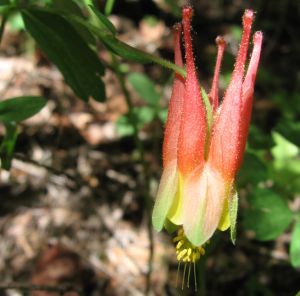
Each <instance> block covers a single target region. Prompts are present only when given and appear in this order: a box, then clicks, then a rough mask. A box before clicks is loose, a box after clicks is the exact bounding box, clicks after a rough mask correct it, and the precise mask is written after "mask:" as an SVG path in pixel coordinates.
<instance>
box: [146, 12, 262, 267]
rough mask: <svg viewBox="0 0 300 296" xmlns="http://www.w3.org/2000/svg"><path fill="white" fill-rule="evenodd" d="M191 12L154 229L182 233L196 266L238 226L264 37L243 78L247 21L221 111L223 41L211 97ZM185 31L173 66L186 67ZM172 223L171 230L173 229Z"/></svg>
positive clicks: (186, 15) (187, 258)
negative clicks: (199, 66) (196, 52)
mask: <svg viewBox="0 0 300 296" xmlns="http://www.w3.org/2000/svg"><path fill="white" fill-rule="evenodd" d="M191 18H192V9H191V7H185V8H184V9H183V37H184V45H185V55H186V73H187V75H186V78H183V77H181V76H180V75H179V74H175V78H174V84H173V92H172V97H171V100H170V106H169V114H168V119H167V123H166V130H165V138H164V144H163V174H162V177H161V181H160V185H159V189H158V193H157V199H156V203H155V206H154V210H153V216H152V221H153V225H154V228H155V229H156V230H157V231H160V230H162V228H163V227H164V226H165V227H166V226H167V225H170V224H171V225H173V226H176V227H177V228H178V229H179V231H178V234H177V236H176V237H175V238H174V241H175V242H176V244H177V245H176V250H177V259H178V261H179V262H193V263H195V262H196V261H197V260H198V259H199V258H200V257H201V256H202V255H203V254H204V252H205V251H204V248H203V246H204V245H205V244H206V243H207V242H208V240H209V239H210V238H211V236H212V235H213V233H214V232H215V231H216V229H219V230H222V231H224V230H227V229H228V228H229V227H230V228H231V233H232V239H233V233H234V230H235V223H236V213H237V212H236V211H237V210H236V209H237V194H236V191H235V186H234V179H235V175H236V174H237V171H238V170H239V168H240V165H241V162H242V158H243V153H244V150H245V145H246V139H247V134H248V129H249V122H250V117H251V109H252V97H253V91H254V82H255V78H256V73H257V68H258V63H259V58H260V51H261V45H262V38H263V36H262V33H261V32H256V33H255V34H254V37H253V44H254V46H253V51H252V55H251V59H250V63H249V66H248V69H247V73H246V75H245V76H244V72H245V64H246V59H247V52H248V45H249V40H250V33H251V26H252V22H253V18H254V14H253V11H251V10H246V11H245V13H244V16H243V34H242V40H241V43H240V48H239V52H238V55H237V59H236V64H235V67H234V70H233V74H232V77H231V81H230V83H229V86H228V89H227V91H226V92H225V96H224V99H223V102H222V104H221V105H220V106H219V99H218V80H219V72H220V66H221V60H222V57H223V52H224V48H225V41H224V40H223V39H222V38H221V37H218V38H217V40H216V42H217V47H218V55H217V61H216V68H215V74H214V78H213V83H212V88H211V91H210V93H209V95H208V96H207V95H206V93H205V92H204V91H203V90H202V91H201V87H200V85H199V82H198V79H197V74H196V68H195V65H194V57H193V49H192V39H191ZM180 33H181V26H180V25H177V26H176V27H175V29H174V52H175V63H176V64H177V65H178V66H182V59H181V50H180ZM170 222H171V223H170Z"/></svg>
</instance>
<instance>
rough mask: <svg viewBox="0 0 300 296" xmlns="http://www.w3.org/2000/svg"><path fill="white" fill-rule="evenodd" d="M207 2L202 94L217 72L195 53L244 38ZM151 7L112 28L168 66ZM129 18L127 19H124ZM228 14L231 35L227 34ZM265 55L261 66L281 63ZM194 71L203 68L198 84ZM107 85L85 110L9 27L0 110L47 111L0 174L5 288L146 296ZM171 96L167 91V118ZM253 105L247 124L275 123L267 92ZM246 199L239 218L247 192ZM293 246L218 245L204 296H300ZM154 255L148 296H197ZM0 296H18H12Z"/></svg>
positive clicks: (108, 78)
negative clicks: (21, 106) (219, 41)
mask: <svg viewBox="0 0 300 296" xmlns="http://www.w3.org/2000/svg"><path fill="white" fill-rule="evenodd" d="M141 2H143V1H141ZM149 2H150V1H149ZM158 2H159V1H157V3H158ZM204 2H205V3H206V1H203V3H204ZM210 2H211V4H210V6H209V4H207V3H206V4H207V7H205V6H204V7H200V9H206V10H205V12H206V14H207V19H206V20H200V25H201V26H202V29H201V30H202V31H198V28H196V27H195V28H194V31H195V32H198V33H197V40H195V44H197V46H196V47H195V52H196V54H197V56H198V57H197V59H199V60H201V62H200V66H199V70H200V73H201V74H200V77H201V79H202V81H203V83H204V85H205V86H206V85H208V83H209V81H210V79H211V73H212V68H211V69H210V70H208V67H211V65H213V63H214V59H212V60H211V61H209V62H208V63H206V61H205V60H204V59H202V58H201V56H202V53H203V55H204V53H205V54H206V55H207V56H208V55H210V52H213V53H214V47H213V46H214V44H213V40H214V36H216V35H217V34H219V33H224V32H225V33H226V32H229V26H230V24H229V23H228V19H233V20H234V21H233V22H234V23H235V24H236V25H237V26H239V25H240V16H241V14H242V13H241V12H242V11H243V9H244V7H245V5H243V4H241V3H240V2H239V1H234V3H235V5H234V4H232V5H229V6H228V8H227V9H225V10H223V9H217V6H216V7H214V5H217V4H216V2H218V1H210ZM158 4H159V3H158ZM153 5H154V4H153ZM148 6H149V10H146V9H148V8H147V7H148ZM148 6H147V5H146V4H145V5H144V6H142V4H140V6H138V10H136V11H133V10H134V9H130V8H128V7H126V5H125V4H124V6H122V5H121V4H119V5H117V7H116V10H115V14H114V15H113V16H112V17H111V20H112V21H113V23H114V24H115V25H116V27H117V28H118V31H119V33H120V35H119V36H120V38H121V39H122V40H123V41H125V42H128V43H130V44H132V45H135V46H137V47H139V48H142V49H144V50H145V51H149V52H152V53H155V54H161V55H163V56H165V57H166V58H168V59H172V34H171V31H170V28H171V25H172V24H173V23H174V20H175V18H174V17H169V16H168V15H169V14H168V11H165V10H163V8H158V7H156V8H155V9H154V8H152V6H151V5H148ZM199 6H201V5H199ZM143 9H144V10H143ZM124 11H126V12H127V13H125V14H126V15H122V12H124ZM138 12H140V13H141V14H140V15H139V17H137V15H138ZM225 12H226V13H227V23H224V22H222V17H224V15H223V14H224V13H225ZM148 14H150V15H154V17H156V18H157V21H156V22H155V24H154V25H153V24H151V23H149V21H147V20H145V18H144V17H145V15H148ZM204 21H207V22H208V23H207V24H203V23H204ZM209 21H210V23H209ZM196 22H197V20H196ZM197 25H199V24H197ZM256 26H257V25H256ZM228 34H229V33H228ZM198 39H199V40H200V41H199V40H198ZM266 40H267V41H268V42H269V44H271V42H272V41H273V40H272V39H271V37H267V38H266ZM198 42H200V43H199V44H198ZM276 42H277V41H276ZM267 46H268V45H266V47H267ZM269 46H271V45H269ZM229 50H231V49H229ZM232 50H233V51H234V48H233V49H232ZM272 50H273V49H272V48H271V49H270V52H269V53H268V54H274V56H276V54H277V53H276V52H275V51H272ZM99 55H101V56H102V57H103V58H104V59H105V55H106V51H105V50H104V49H103V48H99ZM232 63H233V62H232ZM201 64H206V66H203V68H204V69H203V71H202V72H201V70H202V69H201V67H202V65H201ZM128 65H129V67H130V71H132V72H144V73H146V74H147V75H149V76H150V77H151V78H152V79H153V80H154V81H155V82H157V83H158V84H159V83H160V82H161V81H165V80H167V79H168V77H169V75H170V73H169V72H168V71H166V70H162V69H161V68H160V67H159V66H157V65H147V66H140V65H136V64H128ZM294 67H298V66H297V65H294ZM204 75H206V76H205V77H207V80H205V79H204V78H203V77H204ZM105 84H106V93H107V101H106V102H105V103H99V102H95V101H92V100H91V101H90V102H89V103H88V104H86V103H84V102H82V101H80V100H79V99H78V98H76V97H75V96H74V94H73V93H72V91H71V90H70V88H69V87H68V86H67V85H66V84H65V83H64V81H63V78H62V75H61V74H60V73H59V71H58V70H57V69H56V68H55V67H54V66H53V65H52V64H50V63H49V61H48V60H47V58H46V57H45V56H44V55H43V54H42V53H41V52H40V51H39V50H38V49H36V48H35V47H34V45H33V44H32V42H31V41H30V39H28V36H26V35H25V34H24V33H23V32H19V31H15V30H12V29H10V28H9V27H8V26H7V27H6V31H5V33H4V39H3V41H2V44H1V56H0V94H1V99H5V98H8V97H14V96H19V95H24V94H31V95H43V96H45V97H46V98H47V99H48V103H47V106H46V107H45V108H44V109H43V110H42V111H41V112H40V113H39V114H37V115H36V116H34V117H32V118H31V119H29V120H26V121H24V122H22V123H21V124H20V136H19V139H18V143H17V147H16V154H15V158H14V160H13V165H12V168H11V171H10V172H6V171H1V179H0V191H1V195H0V199H1V203H0V284H3V283H7V282H15V283H33V284H41V285H42V284H46V285H51V284H55V285H61V284H64V283H66V282H71V283H73V284H74V285H77V286H79V287H82V288H83V289H84V291H85V295H144V289H145V283H146V274H147V272H148V268H149V266H148V256H149V239H148V234H147V221H146V219H145V204H144V202H143V200H141V198H140V192H141V188H140V182H139V179H140V174H141V167H140V164H139V162H138V161H137V157H136V154H135V147H134V143H133V140H132V138H131V137H120V135H118V132H117V129H116V122H117V120H118V119H119V117H120V116H121V115H124V114H126V112H127V107H126V103H125V101H124V97H123V94H122V92H121V90H120V87H119V85H118V82H117V80H116V78H115V75H114V74H113V73H112V72H111V71H110V70H106V75H105ZM170 90H171V89H170V85H169V86H168V87H166V88H165V89H164V93H165V94H164V98H162V105H163V106H166V105H167V101H168V98H169V94H170ZM132 95H133V96H134V100H135V104H136V105H137V106H139V105H142V104H143V103H142V101H141V100H140V98H139V97H138V96H137V95H136V94H135V93H134V91H132ZM255 97H256V98H257V97H260V98H259V99H257V100H256V102H255V104H256V105H255V107H254V110H255V112H256V114H255V115H254V116H255V117H256V118H258V120H260V118H268V120H270V122H272V120H273V119H274V118H273V115H272V114H276V107H274V106H273V103H272V101H270V100H268V98H267V97H266V93H264V90H263V88H262V90H261V91H260V89H259V87H258V90H257V92H256V95H255ZM274 110H275V111H274ZM274 112H275V113H274ZM268 124H269V122H268V123H267V124H266V126H267V129H268V128H269V127H268ZM153 130H158V131H159V134H158V136H157V143H158V147H159V149H158V148H157V143H153V141H152V140H151V138H149V133H150V132H151V131H153ZM0 133H2V134H3V127H0ZM162 135H163V126H162V125H161V124H160V123H159V122H152V123H151V124H150V125H148V126H146V127H145V128H144V129H143V130H141V137H143V139H145V144H146V160H147V163H148V164H149V171H150V172H151V176H152V178H153V180H154V181H153V182H152V183H153V186H152V187H153V196H154V193H155V188H156V186H157V180H158V179H159V176H160V170H161V156H160V146H161V143H162ZM149 139H150V140H149ZM249 182H251V180H249ZM241 196H242V197H241V200H242V201H241V206H242V207H243V192H242V193H241ZM244 203H245V202H244ZM242 210H243V209H241V211H242ZM288 241H289V237H288V235H283V236H280V237H279V239H278V240H277V241H276V242H268V243H258V242H256V241H255V240H253V239H252V234H251V233H250V232H246V231H243V232H241V233H238V239H237V245H236V246H233V245H232V244H231V243H230V240H229V236H228V235H227V234H226V233H225V234H220V236H219V237H218V238H217V242H216V243H215V244H214V250H213V252H212V254H211V255H209V256H208V258H207V260H206V271H207V273H206V276H205V277H206V281H207V282H206V289H207V293H206V295H284V296H285V295H294V294H293V293H294V292H295V291H296V290H297V288H298V289H299V287H300V286H299V285H300V284H299V283H300V275H299V271H296V270H294V269H293V268H292V267H291V266H290V264H289V261H288V254H287V246H286V244H287V242H288ZM154 243H155V244H154V247H155V249H154V250H155V252H154V258H153V271H152V285H151V292H150V295H178V293H179V294H182V295H193V294H194V289H193V284H191V287H192V288H190V289H186V290H185V291H181V290H180V289H179V290H177V289H176V287H175V285H176V273H177V263H176V258H175V251H174V248H173V245H172V241H171V238H170V237H169V236H167V235H165V234H164V233H159V234H157V233H154ZM198 285H199V286H201V282H199V284H198ZM220 291H221V292H220ZM5 293H6V294H5ZM0 295H21V294H20V292H19V291H18V290H7V291H6V292H2V294H1V292H0ZM32 295H33V294H32ZM34 295H54V294H43V293H42V292H40V293H36V294H34ZM66 295H67V294H66ZM68 295H73V294H68Z"/></svg>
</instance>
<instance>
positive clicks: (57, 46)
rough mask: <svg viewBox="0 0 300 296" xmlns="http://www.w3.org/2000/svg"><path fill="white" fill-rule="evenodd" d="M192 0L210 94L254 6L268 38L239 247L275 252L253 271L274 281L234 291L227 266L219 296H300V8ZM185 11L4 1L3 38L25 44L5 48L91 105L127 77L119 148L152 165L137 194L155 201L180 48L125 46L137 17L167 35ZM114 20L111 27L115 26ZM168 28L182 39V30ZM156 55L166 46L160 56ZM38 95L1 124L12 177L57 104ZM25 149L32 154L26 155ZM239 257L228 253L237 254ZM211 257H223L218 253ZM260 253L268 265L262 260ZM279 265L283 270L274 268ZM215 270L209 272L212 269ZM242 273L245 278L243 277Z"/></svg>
mask: <svg viewBox="0 0 300 296" xmlns="http://www.w3.org/2000/svg"><path fill="white" fill-rule="evenodd" d="M189 2H190V3H191V4H192V5H193V7H194V10H195V15H194V19H193V38H194V40H193V42H194V52H195V56H196V63H197V65H198V67H197V68H198V70H199V79H200V81H201V84H202V86H203V87H204V88H205V89H206V90H207V91H209V88H208V87H209V85H210V82H211V80H212V73H213V68H214V63H215V56H216V48H215V46H214V40H215V37H216V36H217V35H220V34H222V35H224V36H225V38H226V40H227V41H228V46H227V49H226V53H225V58H224V62H223V65H222V72H221V78H220V88H221V92H223V91H224V90H225V89H226V85H227V84H228V82H229V80H230V77H231V73H232V67H233V64H234V56H235V54H236V53H237V49H238V44H239V40H240V37H241V15H242V13H243V10H244V9H246V8H252V9H254V11H255V12H256V19H255V23H254V30H261V31H263V33H264V46H263V51H262V58H261V65H260V68H259V73H258V77H257V82H256V86H255V100H254V107H253V116H252V123H251V128H250V132H249V139H248V144H247V150H246V154H245V158H244V164H243V167H242V169H241V171H240V173H239V176H238V188H239V192H240V204H241V207H240V211H239V219H238V238H237V246H238V248H241V249H242V250H243V252H244V253H246V254H247V252H250V251H249V250H252V249H259V248H260V247H262V248H264V250H267V251H266V252H264V253H261V252H257V253H255V251H254V253H251V255H249V256H250V258H251V259H250V260H253V261H254V262H252V264H253V265H254V267H252V272H256V271H257V270H256V268H258V269H259V268H263V267H262V266H263V265H264V264H267V266H266V270H265V272H266V273H267V274H269V277H270V279H268V280H267V282H264V279H263V278H261V277H260V275H261V273H260V271H259V270H258V271H257V274H255V273H253V274H252V276H249V274H248V276H247V277H245V278H243V279H237V280H236V281H234V280H232V281H231V282H230V280H228V282H226V280H224V278H223V282H222V281H220V282H218V275H220V273H222V272H229V273H234V271H235V270H234V268H236V266H233V268H230V266H229V267H228V268H227V269H225V270H226V271H225V270H223V271H222V267H220V268H221V271H220V270H217V269H213V268H211V271H212V275H209V274H208V275H207V295H217V294H214V293H215V292H213V291H217V288H216V287H217V286H218V285H221V286H222V289H224V294H222V295H227V294H226V293H227V292H228V291H231V292H230V295H295V294H296V292H297V291H298V290H299V289H300V286H299V277H300V275H299V268H300V70H299V65H300V40H299V32H298V30H299V27H300V2H299V1H292V0H282V1H274V0H273V1H272V0H268V1H263V0H253V1H239V0H235V1H224V0H210V1H206V0H201V1H200V0H194V1H189ZM184 4H185V1H183V0H153V1H150V0H140V1H138V0H131V1H129V0H128V1H125V0H124V1H118V0H116V1H91V0H85V1H83V0H82V1H80V0H73V1H71V0H15V1H13V0H11V1H9V0H2V1H0V11H1V14H2V27H1V32H2V33H3V31H4V26H8V27H9V30H11V31H13V32H17V34H18V36H19V37H18V38H20V40H22V41H20V42H19V44H18V46H17V47H16V49H14V50H12V51H11V52H10V51H9V49H6V48H3V49H2V52H1V54H2V55H3V56H22V55H24V56H32V55H40V56H41V57H42V58H41V59H44V61H46V63H53V64H55V65H56V66H57V67H58V69H59V70H60V72H61V73H62V74H63V76H64V79H65V82H66V83H67V84H69V86H70V87H71V89H72V90H73V92H74V93H75V95H76V96H77V98H78V99H81V100H83V101H84V102H88V101H90V100H93V99H94V100H96V101H98V102H105V100H106V97H107V95H106V92H107V90H106V88H107V86H106V83H105V79H104V77H105V73H107V71H108V70H109V71H112V73H113V74H114V75H115V77H117V82H116V83H117V84H119V85H120V87H121V89H122V92H123V95H124V98H125V101H126V104H127V109H128V110H127V113H126V112H123V113H122V114H119V115H118V116H117V119H116V121H115V128H116V132H117V135H118V138H117V139H118V140H116V142H117V143H118V144H117V145H118V147H119V148H120V150H121V151H124V152H126V153H129V154H130V153H132V155H133V158H132V161H133V162H134V161H135V160H136V159H138V161H139V162H141V163H142V165H144V180H142V181H141V182H142V183H141V184H142V186H144V187H145V189H144V190H146V191H148V193H143V192H142V191H143V190H142V189H141V187H137V188H136V189H135V190H137V191H139V190H140V191H141V194H140V195H141V196H142V195H146V196H147V195H149V194H150V193H151V194H152V195H153V192H155V188H156V186H157V180H158V178H159V175H160V172H159V171H158V170H157V167H159V166H158V165H159V164H160V162H161V156H160V155H161V143H162V137H163V125H164V122H165V120H166V116H167V106H168V99H169V97H170V86H171V82H172V73H171V71H170V69H167V68H172V67H173V66H172V64H166V63H165V62H164V61H163V60H161V59H160V58H157V57H161V58H164V59H166V60H170V61H172V58H173V55H172V43H170V40H171V39H170V38H167V36H166V34H165V35H164V34H162V35H161V36H162V38H164V39H163V40H161V41H160V42H159V45H158V46H151V42H149V44H146V45H145V44H144V45H145V46H144V48H142V49H143V51H144V52H139V51H135V49H134V48H132V47H128V46H127V45H126V41H127V40H125V41H124V43H123V41H120V40H119V37H118V36H119V35H120V34H121V35H122V34H124V31H125V33H130V32H126V26H125V22H126V20H128V19H129V20H130V21H132V22H133V24H134V26H135V27H138V28H141V24H146V26H147V27H150V28H151V27H152V28H158V27H159V26H160V25H161V23H163V24H164V26H165V28H171V26H172V25H173V24H174V23H175V22H177V21H180V18H181V8H182V7H183V5H184ZM91 5H92V6H93V7H91ZM110 14H111V15H112V18H111V21H110V18H107V17H108V16H109V15H110ZM114 16H118V17H119V18H120V19H119V20H118V22H119V25H118V26H115V25H114V24H115V23H114ZM122 22H124V23H122ZM165 30H167V34H168V35H169V36H170V35H171V32H170V30H168V29H165ZM2 33H1V36H2ZM139 33H140V32H139ZM133 34H135V33H133ZM138 38H139V37H138ZM138 38H137V39H138ZM153 42H154V43H155V42H157V41H153ZM164 42H165V44H164ZM135 43H137V44H138V41H137V40H135ZM170 44H171V45H170ZM152 48H155V49H154V50H153V52H151V50H152ZM40 50H41V51H40ZM145 52H148V53H149V54H153V55H147V53H145ZM137 65H141V66H140V67H138V66H137ZM162 65H163V66H166V67H167V68H163V67H162ZM27 95H28V94H24V96H26V97H18V98H13V99H11V103H10V102H9V101H6V100H5V101H1V102H0V122H1V123H3V125H4V126H5V132H4V133H3V137H2V143H1V146H0V157H1V166H2V168H3V169H9V168H10V167H11V160H12V159H13V153H14V147H15V145H17V147H18V142H17V134H18V132H17V127H16V126H17V125H16V122H19V121H22V120H24V119H26V118H28V117H30V116H32V115H34V114H35V113H37V112H38V111H39V110H40V109H41V108H42V107H44V105H45V103H46V101H45V100H46V99H49V98H47V96H46V99H45V98H43V97H41V96H38V97H32V96H29V97H28V96H27ZM132 97H133V98H134V100H132ZM64 99H65V98H63V99H62V100H64ZM19 110H20V111H22V112H18V111H19ZM65 112H68V110H65ZM128 141H129V142H133V143H134V144H135V148H134V149H133V150H132V151H130V152H128V150H127V147H125V146H127V144H126V143H128ZM124 143H125V144H124ZM123 145H124V147H123ZM99 149H100V150H101V145H99ZM122 149H123V150H122ZM20 150H22V148H20V147H19V148H18V151H20ZM22 152H24V153H26V152H25V151H22ZM137 154H138V156H136V155H137ZM153 163H154V165H153ZM155 164H156V165H155ZM129 166H130V164H129ZM146 183H147V184H146ZM108 190H109V189H108ZM137 195H139V194H137ZM147 208H149V204H148V205H147V201H146V202H145V204H142V205H140V208H139V211H140V214H141V215H142V216H143V213H144V211H145V212H147V211H149V209H148V210H147ZM150 208H151V207H150ZM145 215H146V216H147V214H145ZM221 237H222V240H220V241H219V242H218V244H219V245H221V246H218V247H217V248H216V250H215V251H216V252H220V250H219V248H220V247H221V248H222V241H226V244H228V241H227V238H225V236H224V235H223V234H222V235H221ZM239 237H240V238H239ZM282 240H283V243H282V244H283V251H282V252H283V253H288V254H289V256H283V257H280V256H279V258H276V256H275V257H274V256H273V255H272V254H273V253H272V252H273V250H274V248H275V247H274V246H276V245H277V244H278V243H280V242H282ZM258 241H260V242H258ZM240 242H241V245H240V247H239V243H240ZM245 245H246V246H245ZM228 248H229V247H228V246H227V245H226V250H228ZM230 248H231V249H230V253H229V254H233V252H234V247H233V246H230ZM243 248H244V249H243ZM223 252H224V251H223ZM251 252H252V251H251ZM225 255H226V254H225ZM211 256H212V257H213V256H214V254H213V252H212V254H211ZM260 256H266V257H267V258H264V259H261V258H260ZM272 256H273V257H272ZM229 257H230V256H229ZM272 260H275V261H276V260H277V262H279V263H278V264H277V265H276V264H275V265H272V263H270V262H271V261H272ZM256 261H257V266H256ZM207 262H208V265H209V260H207ZM226 262H228V261H226ZM242 262H243V260H242ZM166 264H167V263H166ZM242 264H243V263H241V265H242ZM241 265H240V266H239V267H238V269H242V267H241ZM223 268H225V267H224V266H223ZM170 269H172V267H170ZM173 269H174V268H173ZM273 272H274V274H272V273H273ZM281 273H282V274H281ZM288 276H290V281H287V283H281V284H280V283H277V282H276V281H277V280H282V278H284V277H288ZM297 278H298V281H297V280H296V279H297ZM221 280H222V278H221ZM241 282H243V283H242V286H241V291H236V289H239V288H238V286H235V284H241ZM227 284H228V285H227ZM171 286H172V285H171ZM173 286H174V285H173ZM210 289H211V290H210ZM167 291H168V288H165V290H163V292H160V293H165V295H175V294H172V293H174V291H173V290H172V289H170V290H169V292H167ZM172 291H173V292H172ZM226 291H227V292H226ZM233 291H234V292H233ZM202 292H203V291H202ZM186 293H188V292H186ZM191 293H192V292H191ZM97 295H98V294H97ZM107 295H108V294H107ZM157 295H160V294H157ZM218 295H219V294H218ZM228 295H229V294H228Z"/></svg>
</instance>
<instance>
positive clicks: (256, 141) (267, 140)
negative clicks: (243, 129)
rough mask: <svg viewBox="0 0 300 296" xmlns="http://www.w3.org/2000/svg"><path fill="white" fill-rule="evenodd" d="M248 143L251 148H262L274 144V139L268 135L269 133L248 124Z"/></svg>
mask: <svg viewBox="0 0 300 296" xmlns="http://www.w3.org/2000/svg"><path fill="white" fill-rule="evenodd" d="M248 143H249V146H250V147H251V148H254V149H262V150H265V149H268V148H271V147H273V146H274V141H273V139H272V137H270V134H266V133H264V132H263V131H262V130H261V129H259V128H258V127H256V126H255V125H251V126H250V130H249V139H248Z"/></svg>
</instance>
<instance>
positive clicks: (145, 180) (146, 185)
mask: <svg viewBox="0 0 300 296" xmlns="http://www.w3.org/2000/svg"><path fill="white" fill-rule="evenodd" d="M111 57H112V68H113V69H114V71H115V74H116V76H117V78H118V80H119V83H120V86H121V89H122V92H123V94H124V97H125V101H126V104H127V107H128V119H129V122H130V124H131V126H132V128H133V137H134V143H135V146H136V148H137V150H138V154H139V161H140V163H141V165H142V186H141V194H142V197H143V200H144V204H145V207H146V220H147V231H148V239H149V257H148V272H147V274H146V288H145V295H148V294H149V292H150V288H151V273H152V265H153V264H152V263H153V256H154V242H153V232H152V224H151V214H150V213H151V198H150V182H149V180H150V178H149V171H148V166H147V163H146V161H145V149H144V145H143V142H142V141H141V139H140V138H139V129H138V122H137V118H136V116H135V113H134V112H133V103H132V99H131V95H130V93H129V91H128V89H127V87H126V84H125V74H124V73H123V72H122V71H120V68H119V64H118V62H117V59H116V57H115V55H114V54H111Z"/></svg>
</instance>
